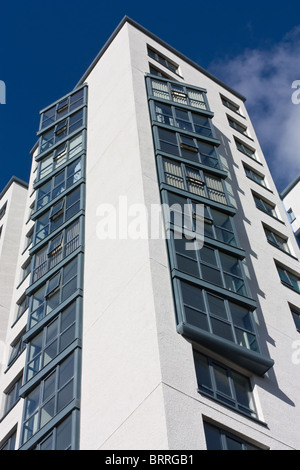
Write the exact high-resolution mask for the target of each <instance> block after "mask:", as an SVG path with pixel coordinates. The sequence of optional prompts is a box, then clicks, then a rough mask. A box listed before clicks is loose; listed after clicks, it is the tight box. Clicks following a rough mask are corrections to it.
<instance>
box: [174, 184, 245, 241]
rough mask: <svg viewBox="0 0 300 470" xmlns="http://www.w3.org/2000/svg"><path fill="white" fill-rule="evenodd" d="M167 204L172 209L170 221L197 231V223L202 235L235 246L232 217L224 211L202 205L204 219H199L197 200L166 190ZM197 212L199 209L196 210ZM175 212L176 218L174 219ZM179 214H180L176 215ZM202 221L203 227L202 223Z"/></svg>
mask: <svg viewBox="0 0 300 470" xmlns="http://www.w3.org/2000/svg"><path fill="white" fill-rule="evenodd" d="M168 204H169V207H170V208H171V209H173V208H174V209H175V210H172V211H171V213H170V222H171V223H175V224H176V225H178V226H179V227H187V228H191V230H193V231H196V232H197V223H201V225H199V228H200V231H201V233H202V232H203V229H204V236H205V237H208V238H213V239H215V240H219V241H220V242H223V243H226V244H228V245H231V246H237V241H236V237H235V234H234V230H233V223H232V217H230V216H228V215H227V214H225V213H224V212H221V211H218V210H217V209H214V208H212V207H209V206H204V221H203V220H202V218H201V219H200V221H199V220H198V216H197V205H198V204H199V202H196V201H193V200H192V199H190V198H186V197H184V196H179V194H175V193H171V192H168ZM198 212H199V211H198ZM176 214H177V220H176ZM178 214H181V215H178ZM203 222H204V227H203V226H202V223H203Z"/></svg>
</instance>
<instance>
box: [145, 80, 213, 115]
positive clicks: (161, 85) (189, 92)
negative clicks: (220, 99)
mask: <svg viewBox="0 0 300 470" xmlns="http://www.w3.org/2000/svg"><path fill="white" fill-rule="evenodd" d="M151 90H152V95H153V96H155V97H156V98H159V99H163V100H168V101H171V102H174V103H180V104H183V105H186V106H191V107H192V108H197V109H200V110H205V111H209V107H208V103H207V101H206V96H205V95H206V94H205V92H204V91H202V90H199V89H197V88H191V87H188V86H185V85H179V84H178V83H175V82H172V81H166V80H158V79H151Z"/></svg>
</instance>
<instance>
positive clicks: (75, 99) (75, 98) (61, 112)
mask: <svg viewBox="0 0 300 470" xmlns="http://www.w3.org/2000/svg"><path fill="white" fill-rule="evenodd" d="M83 104H84V89H83V88H82V89H80V90H78V91H77V92H75V93H72V94H71V95H70V96H68V97H67V98H64V99H63V100H61V101H59V103H57V104H56V105H54V106H52V107H51V108H49V109H48V110H46V111H45V112H44V113H43V114H42V118H41V129H44V128H46V127H48V126H50V125H51V124H53V123H54V122H55V121H56V120H58V119H60V118H62V117H63V116H65V115H66V114H68V113H70V112H72V111H75V109H77V108H79V107H80V106H81V105H83Z"/></svg>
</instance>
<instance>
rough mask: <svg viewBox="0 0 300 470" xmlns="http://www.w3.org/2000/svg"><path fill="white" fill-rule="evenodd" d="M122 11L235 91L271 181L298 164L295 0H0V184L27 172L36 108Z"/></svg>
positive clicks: (87, 58)
mask: <svg viewBox="0 0 300 470" xmlns="http://www.w3.org/2000/svg"><path fill="white" fill-rule="evenodd" d="M125 15H128V16H129V17H131V18H132V19H133V20H135V21H137V22H138V23H140V24H141V25H142V26H144V27H145V28H146V29H148V30H150V31H151V32H152V33H154V34H156V35H157V36H158V37H160V38H161V39H163V40H164V41H166V42H167V43H168V44H170V45H171V46H173V47H174V48H175V49H177V50H178V51H180V52H182V53H183V54H185V55H186V56H188V57H189V58H191V59H192V60H194V61H195V62H197V63H198V64H199V65H201V66H202V67H204V68H206V69H207V70H209V71H211V72H212V73H214V74H215V75H216V76H217V77H219V78H220V79H222V80H224V81H225V82H227V83H228V84H230V85H231V86H233V87H234V88H235V89H236V90H237V91H240V92H241V93H242V94H245V96H246V97H247V108H248V111H249V113H250V116H251V118H252V120H253V122H254V126H255V129H256V133H257V134H258V137H259V139H260V141H261V145H262V148H263V150H264V152H265V156H266V158H267V160H268V163H269V166H270V169H271V172H272V174H273V177H274V179H275V182H276V183H277V185H278V189H279V190H280V191H281V190H282V189H284V187H285V186H286V185H287V184H288V183H289V182H290V181H291V180H292V179H293V178H294V177H296V176H297V174H299V173H300V153H299V148H300V140H299V139H300V137H299V136H300V132H299V129H300V104H299V105H295V104H293V103H292V100H291V96H292V92H293V90H292V88H291V86H292V83H293V82H294V81H295V80H300V54H299V51H300V2H299V0H286V1H285V2H284V4H283V2H273V1H269V0H264V1H262V0H260V1H257V0H253V1H252V2H244V3H241V2H240V1H237V0H234V1H227V2H225V1H221V0H210V2H200V1H199V0H198V1H193V0H192V1H190V2H188V3H187V2H180V1H177V0H173V1H168V0H167V1H164V2H162V1H157V0H151V2H148V4H147V2H141V1H137V0H132V1H127V2H126V1H120V0H117V1H114V2H109V1H103V0H85V1H83V0H72V1H71V0H51V1H50V0H44V1H43V2H42V1H40V0H27V1H24V0H10V1H9V2H5V4H4V2H2V4H1V6H0V18H1V27H0V80H3V81H4V82H5V85H6V104H5V105H3V104H0V158H1V173H0V191H1V189H3V187H4V186H5V185H6V183H7V182H8V181H9V179H10V178H11V176H12V175H15V176H17V177H19V178H21V179H23V180H25V181H26V180H28V177H29V171H30V150H31V148H32V147H33V145H34V144H35V142H36V131H37V129H38V125H39V111H40V109H42V108H43V107H45V106H47V105H48V104H51V102H53V101H55V100H56V99H58V98H60V97H61V96H63V95H64V94H65V93H68V92H69V91H70V90H72V88H73V87H74V86H75V85H76V83H77V82H78V80H79V79H80V78H81V76H82V75H83V73H84V72H85V70H86V69H87V67H88V66H89V64H90V63H91V62H92V60H93V59H94V57H95V56H96V55H97V53H98V52H99V50H100V49H101V47H102V46H103V45H104V43H105V42H106V41H107V39H108V38H109V36H110V35H111V34H112V32H113V31H114V29H115V28H116V27H117V25H118V24H119V22H120V21H121V20H122V18H123V17H124V16H125ZM298 134H299V136H298Z"/></svg>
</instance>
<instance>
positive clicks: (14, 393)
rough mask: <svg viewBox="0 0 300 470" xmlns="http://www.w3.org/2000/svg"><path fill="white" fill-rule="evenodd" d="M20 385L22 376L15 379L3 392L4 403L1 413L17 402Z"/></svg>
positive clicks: (7, 410) (6, 411) (4, 413)
mask: <svg viewBox="0 0 300 470" xmlns="http://www.w3.org/2000/svg"><path fill="white" fill-rule="evenodd" d="M21 386H22V377H19V378H18V379H17V380H15V381H14V382H13V383H12V384H11V386H10V388H9V390H8V391H7V392H6V393H5V403H4V412H3V415H6V414H7V413H8V412H9V411H10V410H11V409H12V408H13V406H14V405H15V404H16V403H17V401H18V399H19V392H20V388H21Z"/></svg>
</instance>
